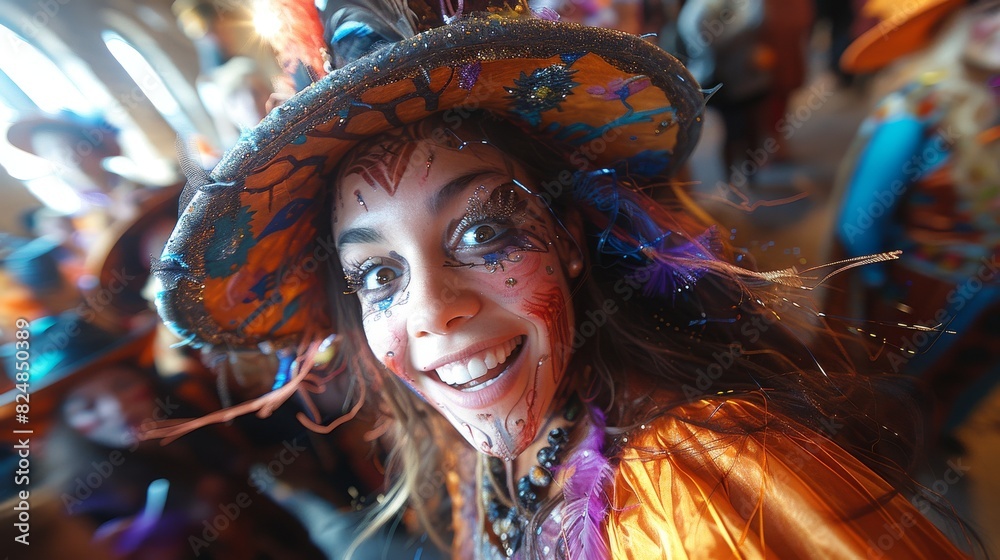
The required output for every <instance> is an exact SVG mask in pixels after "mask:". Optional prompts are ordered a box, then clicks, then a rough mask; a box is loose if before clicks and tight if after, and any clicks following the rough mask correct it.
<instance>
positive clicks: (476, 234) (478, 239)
mask: <svg viewBox="0 0 1000 560" xmlns="http://www.w3.org/2000/svg"><path fill="white" fill-rule="evenodd" d="M503 231H504V230H501V231H499V232H498V231H497V230H496V229H495V228H494V227H493V226H488V225H481V226H476V227H474V228H470V229H469V230H468V231H466V232H465V233H463V234H462V243H464V244H466V245H482V244H483V243H488V242H490V241H492V240H493V239H495V238H496V237H497V236H499V235H500V234H501V233H503Z"/></svg>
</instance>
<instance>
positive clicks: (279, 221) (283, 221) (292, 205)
mask: <svg viewBox="0 0 1000 560" xmlns="http://www.w3.org/2000/svg"><path fill="white" fill-rule="evenodd" d="M312 204H313V201H311V200H310V199H308V198H296V199H294V200H292V201H291V202H289V203H288V204H286V205H285V206H284V208H282V209H281V210H278V211H277V212H275V213H274V217H273V218H271V221H270V222H268V224H267V226H266V227H264V231H262V232H260V235H259V236H258V237H257V240H258V241H260V240H261V239H263V238H265V237H267V236H268V235H271V234H272V233H276V232H279V231H281V230H283V229H288V228H289V227H291V226H293V225H295V224H296V223H297V222H298V221H299V219H300V218H301V217H302V214H304V213H305V211H306V210H308V209H309V207H310V206H312Z"/></svg>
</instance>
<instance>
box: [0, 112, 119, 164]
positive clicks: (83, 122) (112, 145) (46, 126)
mask: <svg viewBox="0 0 1000 560" xmlns="http://www.w3.org/2000/svg"><path fill="white" fill-rule="evenodd" d="M43 131H55V132H63V133H66V134H70V135H73V136H77V137H78V138H79V139H80V142H84V143H86V144H88V145H89V146H90V147H91V148H98V147H105V146H106V147H108V148H109V149H110V150H112V151H118V150H120V149H121V148H120V146H119V145H118V132H119V130H118V128H117V127H115V126H114V125H112V124H111V123H109V122H108V121H107V120H105V119H104V118H103V117H101V116H88V115H80V114H77V113H73V112H71V111H61V112H59V113H55V114H49V113H37V114H31V115H26V116H24V117H23V118H20V119H18V120H17V121H16V122H14V124H12V125H10V128H8V129H7V141H8V142H10V143H11V145H13V146H14V147H16V148H18V149H20V150H24V151H25V152H28V153H29V154H35V148H34V146H33V145H32V137H34V135H35V134H37V133H39V132H43ZM36 155H37V154H36Z"/></svg>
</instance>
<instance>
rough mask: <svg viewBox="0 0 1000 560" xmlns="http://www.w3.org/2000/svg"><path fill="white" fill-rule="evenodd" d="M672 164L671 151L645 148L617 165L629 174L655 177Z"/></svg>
mask: <svg viewBox="0 0 1000 560" xmlns="http://www.w3.org/2000/svg"><path fill="white" fill-rule="evenodd" d="M669 166H670V152H668V151H667V150H643V151H641V152H639V153H638V154H635V155H634V156H632V157H629V158H626V159H624V160H622V161H621V162H620V163H619V164H618V165H616V166H615V167H616V168H618V169H620V170H621V171H623V172H625V173H626V174H627V175H641V176H643V177H653V176H656V175H661V174H662V173H663V172H664V171H666V169H667V167H669Z"/></svg>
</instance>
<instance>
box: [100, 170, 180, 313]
mask: <svg viewBox="0 0 1000 560" xmlns="http://www.w3.org/2000/svg"><path fill="white" fill-rule="evenodd" d="M150 193H151V194H150V195H149V197H148V198H147V199H146V200H144V201H142V202H141V203H140V204H139V209H138V211H137V212H136V215H135V217H134V218H132V219H131V220H129V221H126V222H121V223H118V224H116V225H115V226H114V227H113V228H112V229H110V230H108V231H106V232H104V233H103V234H102V235H101V236H100V237H99V238H98V239H97V240H95V242H94V245H93V247H92V248H91V249H90V250H89V251H88V252H87V260H86V263H85V264H84V267H85V269H86V271H87V274H89V275H91V276H92V279H93V281H92V282H90V283H89V285H86V286H84V290H83V291H84V294H83V295H84V299H86V300H87V301H88V303H89V304H90V306H91V308H92V309H94V310H95V311H96V312H98V313H102V312H103V311H104V310H106V309H107V310H110V311H113V314H115V315H117V316H118V317H119V318H129V317H132V316H133V315H136V314H138V313H142V312H144V311H151V307H150V302H149V301H147V300H146V298H145V297H144V296H143V293H142V292H143V288H144V287H145V286H146V283H147V282H148V281H149V276H150V266H151V265H152V263H153V262H155V261H156V260H157V259H158V257H159V255H160V252H161V251H162V250H163V244H164V243H165V242H166V236H167V234H169V232H170V230H172V229H173V227H174V225H175V224H176V223H177V207H178V203H179V200H180V196H181V185H174V186H171V187H162V188H159V189H155V190H152V191H150ZM164 228H166V229H165V230H164ZM165 232H166V233H165Z"/></svg>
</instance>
